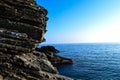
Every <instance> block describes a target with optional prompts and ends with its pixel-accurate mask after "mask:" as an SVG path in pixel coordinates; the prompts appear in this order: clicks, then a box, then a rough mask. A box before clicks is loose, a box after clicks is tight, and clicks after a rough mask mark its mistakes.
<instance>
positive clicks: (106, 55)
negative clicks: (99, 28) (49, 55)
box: [52, 43, 120, 80]
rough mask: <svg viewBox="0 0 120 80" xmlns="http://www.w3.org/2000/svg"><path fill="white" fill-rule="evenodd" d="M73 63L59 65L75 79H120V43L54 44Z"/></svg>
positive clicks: (60, 70) (61, 70)
mask: <svg viewBox="0 0 120 80" xmlns="http://www.w3.org/2000/svg"><path fill="white" fill-rule="evenodd" d="M52 46H54V47H55V48H56V49H58V50H60V52H59V53H58V54H57V55H60V56H63V57H67V58H70V59H72V60H73V61H74V63H73V64H69V65H62V66H59V67H58V71H59V74H61V75H64V76H68V77H71V78H73V80H120V43H79V44H78V43H75V44H52Z"/></svg>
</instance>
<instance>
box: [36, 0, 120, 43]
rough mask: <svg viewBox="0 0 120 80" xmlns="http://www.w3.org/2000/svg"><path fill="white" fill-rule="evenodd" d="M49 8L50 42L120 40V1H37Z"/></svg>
mask: <svg viewBox="0 0 120 80" xmlns="http://www.w3.org/2000/svg"><path fill="white" fill-rule="evenodd" d="M36 1H37V4H40V5H42V6H43V7H45V8H46V9H47V10H48V15H47V16H48V17H49V20H48V22H47V30H48V32H47V33H46V34H45V38H46V43H85V42H87V43H88V42H120V0H36Z"/></svg>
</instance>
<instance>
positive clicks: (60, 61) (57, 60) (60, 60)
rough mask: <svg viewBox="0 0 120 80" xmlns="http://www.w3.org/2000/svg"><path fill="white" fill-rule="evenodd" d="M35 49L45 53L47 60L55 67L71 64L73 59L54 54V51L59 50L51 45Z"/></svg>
mask: <svg viewBox="0 0 120 80" xmlns="http://www.w3.org/2000/svg"><path fill="white" fill-rule="evenodd" d="M36 50H37V51H39V52H43V53H45V54H46V56H47V58H48V60H49V61H50V62H51V63H52V65H53V66H55V67H58V66H60V65H67V64H73V61H72V60H71V59H69V58H64V57H61V56H58V55H56V53H58V52H60V51H59V50H57V49H55V47H53V46H42V47H41V48H36Z"/></svg>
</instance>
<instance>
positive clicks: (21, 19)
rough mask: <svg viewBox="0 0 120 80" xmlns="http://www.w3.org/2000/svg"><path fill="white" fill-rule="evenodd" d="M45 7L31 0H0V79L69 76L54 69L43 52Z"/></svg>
mask: <svg viewBox="0 0 120 80" xmlns="http://www.w3.org/2000/svg"><path fill="white" fill-rule="evenodd" d="M46 15H47V10H46V9H44V8H43V7H41V6H37V5H36V3H35V1H34V0H0V79H1V80H2V79H3V80H70V78H67V77H64V76H60V75H58V71H57V70H56V68H55V67H54V66H53V65H52V64H51V62H50V61H49V60H48V58H47V56H46V54H45V53H43V52H38V51H35V48H36V46H37V45H38V44H39V43H41V42H43V41H45V39H44V38H43V35H44V34H45V32H46V21H47V19H48V18H47V17H46Z"/></svg>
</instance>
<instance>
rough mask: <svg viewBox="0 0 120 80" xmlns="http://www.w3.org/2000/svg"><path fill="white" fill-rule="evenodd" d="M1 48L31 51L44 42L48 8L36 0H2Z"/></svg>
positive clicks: (0, 16)
mask: <svg viewBox="0 0 120 80" xmlns="http://www.w3.org/2000/svg"><path fill="white" fill-rule="evenodd" d="M0 13H1V14H0V46H1V48H0V50H3V51H5V50H6V51H10V52H15V53H17V51H18V52H31V51H33V50H34V49H35V47H36V46H37V44H39V43H41V42H43V41H44V40H45V39H44V38H43V35H44V33H45V32H46V21H47V17H46V14H47V10H46V9H44V8H43V7H38V6H36V4H35V2H34V0H0Z"/></svg>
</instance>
